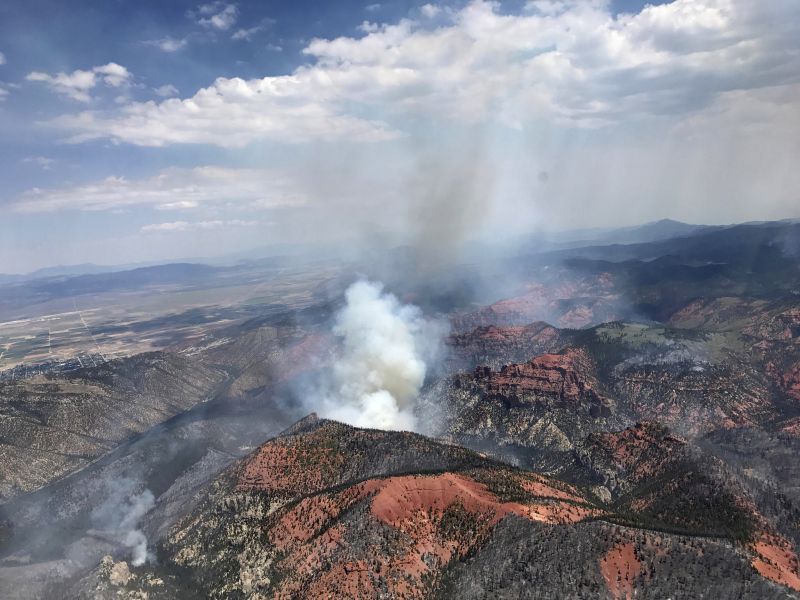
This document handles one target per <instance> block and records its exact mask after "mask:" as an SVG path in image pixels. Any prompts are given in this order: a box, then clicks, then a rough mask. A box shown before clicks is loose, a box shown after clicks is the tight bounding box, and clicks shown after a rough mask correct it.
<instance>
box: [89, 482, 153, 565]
mask: <svg viewBox="0 0 800 600" xmlns="http://www.w3.org/2000/svg"><path fill="white" fill-rule="evenodd" d="M106 488H107V489H108V496H107V497H106V500H105V501H104V502H103V503H102V504H101V505H99V506H98V507H97V508H95V509H94V510H93V511H92V522H93V523H94V525H95V526H96V527H98V528H99V529H103V530H105V531H107V532H109V533H110V534H111V535H112V537H113V538H114V539H115V540H117V541H118V542H119V543H120V544H122V545H123V546H126V547H127V548H130V549H131V555H132V556H131V564H133V566H135V567H138V566H141V565H143V564H144V563H145V562H147V561H148V560H151V559H152V558H153V555H152V553H150V552H149V551H148V550H147V536H146V535H145V534H144V532H143V531H142V530H141V529H139V521H140V520H141V519H142V517H143V516H144V515H145V514H147V512H148V511H149V510H150V509H151V508H153V506H154V505H155V498H154V497H153V493H152V492H151V491H150V490H148V489H145V490H143V491H141V492H136V488H137V483H136V481H134V480H133V479H129V478H126V477H122V478H116V479H113V480H109V481H106Z"/></svg>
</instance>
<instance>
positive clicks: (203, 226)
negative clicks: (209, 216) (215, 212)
mask: <svg viewBox="0 0 800 600" xmlns="http://www.w3.org/2000/svg"><path fill="white" fill-rule="evenodd" d="M258 224H259V222H258V221H243V220H241V219H231V220H228V221H219V220H214V221H194V222H189V221H171V222H168V223H152V224H150V225H145V226H144V227H142V229H141V231H142V233H169V232H176V231H177V232H183V231H202V230H209V229H222V228H225V227H254V226H256V225H258Z"/></svg>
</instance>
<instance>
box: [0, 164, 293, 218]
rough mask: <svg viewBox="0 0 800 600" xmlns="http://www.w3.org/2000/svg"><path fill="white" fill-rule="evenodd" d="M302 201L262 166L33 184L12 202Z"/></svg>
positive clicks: (112, 205) (46, 208) (35, 205)
mask: <svg viewBox="0 0 800 600" xmlns="http://www.w3.org/2000/svg"><path fill="white" fill-rule="evenodd" d="M303 202H304V199H303V198H302V197H301V196H299V195H298V194H297V192H296V191H295V187H294V185H293V184H292V182H291V181H290V180H289V179H287V177H286V175H284V174H282V173H280V172H278V171H274V170H272V171H271V170H266V169H233V168H226V167H214V166H204V167H194V168H191V169H182V168H169V169H164V170H162V171H160V172H159V173H158V174H157V175H155V176H153V177H149V178H144V179H127V178H125V177H107V178H105V179H102V180H100V181H95V182H91V183H86V184H82V185H76V186H73V187H65V188H58V189H41V188H33V189H31V190H28V191H27V192H25V193H23V194H22V195H21V196H20V197H19V198H17V199H16V200H15V202H14V203H13V204H12V209H13V210H15V211H16V212H27V213H33V212H51V211H58V210H88V211H96V210H113V209H119V208H125V207H129V206H137V205H152V206H154V207H155V208H162V209H175V208H190V207H193V206H200V205H206V206H208V205H213V206H229V207H230V206H232V207H234V208H238V209H247V208H248V207H250V206H253V207H258V208H259V209H263V208H270V207H276V206H296V205H298V204H302V203H303Z"/></svg>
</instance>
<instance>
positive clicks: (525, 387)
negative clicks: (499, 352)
mask: <svg viewBox="0 0 800 600" xmlns="http://www.w3.org/2000/svg"><path fill="white" fill-rule="evenodd" d="M594 371H595V369H594V365H593V363H592V361H591V360H590V358H589V357H588V355H587V354H586V352H584V351H582V350H579V349H569V350H567V351H565V352H564V353H563V354H543V355H541V356H537V357H536V358H534V359H532V360H531V361H530V362H528V363H524V364H516V365H515V364H512V365H504V366H503V367H502V368H501V369H500V371H499V372H493V371H492V370H491V369H490V368H488V367H478V368H477V369H475V380H476V382H478V383H479V384H480V385H482V386H484V387H485V388H486V391H487V392H488V393H489V394H496V395H499V396H502V397H504V398H507V399H508V401H509V402H510V403H513V402H522V403H524V402H526V401H531V400H534V401H535V400H536V399H542V398H546V399H550V400H553V401H558V402H570V403H574V404H575V405H580V404H585V405H588V406H589V413H590V414H591V416H594V417H608V416H610V414H611V410H610V407H611V401H610V400H608V399H607V398H604V397H603V396H601V395H600V394H598V393H597V391H596V390H597V389H598V388H599V387H600V384H599V382H598V381H597V379H596V377H594V376H593V373H594Z"/></svg>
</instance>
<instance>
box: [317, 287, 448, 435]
mask: <svg viewBox="0 0 800 600" xmlns="http://www.w3.org/2000/svg"><path fill="white" fill-rule="evenodd" d="M345 298H346V300H347V304H346V305H345V307H344V308H343V309H342V311H341V312H340V313H339V314H338V316H337V318H336V324H335V326H334V329H333V332H334V334H335V335H337V336H339V337H340V338H341V341H342V353H341V356H339V357H338V359H337V361H336V363H335V365H334V368H333V377H332V381H331V382H330V384H329V389H325V390H323V391H322V392H321V393H320V396H321V397H320V398H314V400H313V401H312V403H313V408H314V409H315V410H317V411H318V412H320V414H322V415H323V416H325V417H329V418H332V419H337V420H340V421H345V422H347V423H351V424H353V425H356V426H359V427H372V428H378V429H400V430H412V431H413V430H416V429H417V423H416V418H415V415H414V403H415V402H416V400H417V397H418V396H419V392H420V389H421V388H422V384H423V383H424V381H425V373H426V369H427V365H426V360H429V359H430V357H431V356H432V355H433V354H432V350H433V349H435V347H436V345H437V344H438V342H439V339H440V337H439V336H440V335H441V333H442V330H441V329H440V328H439V327H437V326H435V325H434V324H432V323H428V322H426V321H425V320H424V319H423V317H422V314H421V312H420V311H419V309H418V308H416V307H415V306H411V305H403V304H401V303H400V302H399V301H398V300H397V298H395V297H394V296H393V295H391V294H387V293H384V291H383V288H382V286H381V285H380V284H377V283H371V282H367V281H359V282H356V283H354V284H353V285H351V286H350V287H349V288H348V290H347V292H346V294H345Z"/></svg>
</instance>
